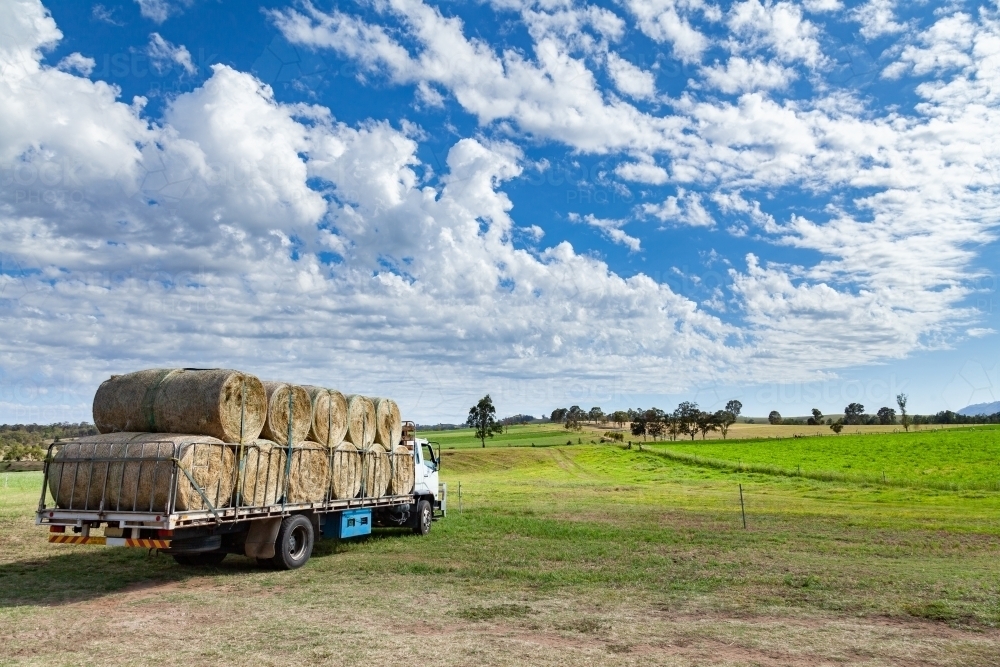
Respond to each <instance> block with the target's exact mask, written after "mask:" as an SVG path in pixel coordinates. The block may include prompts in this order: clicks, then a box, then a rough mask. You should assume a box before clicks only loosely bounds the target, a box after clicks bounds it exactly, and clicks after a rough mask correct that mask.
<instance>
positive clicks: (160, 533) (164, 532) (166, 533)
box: [156, 530, 174, 537]
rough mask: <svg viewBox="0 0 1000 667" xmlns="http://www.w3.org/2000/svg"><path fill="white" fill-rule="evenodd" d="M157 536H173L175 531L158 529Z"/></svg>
mask: <svg viewBox="0 0 1000 667" xmlns="http://www.w3.org/2000/svg"><path fill="white" fill-rule="evenodd" d="M156 536H157V537H173V536H174V531H172V530H158V531H156Z"/></svg>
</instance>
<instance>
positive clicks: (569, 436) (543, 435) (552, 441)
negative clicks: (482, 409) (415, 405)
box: [417, 424, 604, 449]
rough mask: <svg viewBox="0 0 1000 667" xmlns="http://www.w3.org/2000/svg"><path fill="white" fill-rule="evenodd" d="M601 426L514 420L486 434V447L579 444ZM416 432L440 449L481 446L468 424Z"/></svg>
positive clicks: (595, 436)
mask: <svg viewBox="0 0 1000 667" xmlns="http://www.w3.org/2000/svg"><path fill="white" fill-rule="evenodd" d="M603 432H604V429H600V430H598V429H594V428H589V427H585V428H583V429H582V430H580V431H569V430H567V429H566V428H565V427H564V426H563V425H561V424H517V425H514V426H508V427H505V432H504V433H501V434H499V435H494V436H493V437H492V438H486V447H487V448H490V447H532V446H535V447H550V446H554V445H567V444H573V445H580V444H593V443H596V442H600V440H601V433H603ZM417 435H418V436H419V437H421V438H427V440H430V441H431V442H436V443H438V444H440V445H441V449H467V448H469V447H482V444H481V443H480V441H479V438H477V437H476V432H475V431H474V430H473V429H471V428H460V429H454V430H450V431H418V432H417Z"/></svg>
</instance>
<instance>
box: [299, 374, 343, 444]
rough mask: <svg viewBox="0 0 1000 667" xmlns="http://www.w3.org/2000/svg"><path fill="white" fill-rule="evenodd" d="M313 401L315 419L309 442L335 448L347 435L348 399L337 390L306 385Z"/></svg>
mask: <svg viewBox="0 0 1000 667" xmlns="http://www.w3.org/2000/svg"><path fill="white" fill-rule="evenodd" d="M303 389H305V390H306V391H307V392H309V398H310V400H311V401H312V410H313V418H312V425H311V427H310V428H309V436H308V438H309V440H311V441H312V442H318V443H320V444H321V445H325V446H326V447H329V448H331V449H332V448H334V447H336V446H337V445H338V444H340V443H341V442H343V440H344V436H345V435H346V434H347V399H346V398H344V395H343V394H341V393H340V392H339V391H337V390H336V389H325V388H323V387H314V386H311V385H306V386H304V387H303Z"/></svg>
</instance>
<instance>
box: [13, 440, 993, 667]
mask: <svg viewBox="0 0 1000 667" xmlns="http://www.w3.org/2000/svg"><path fill="white" fill-rule="evenodd" d="M526 430H527V429H526ZM448 433H450V434H452V435H453V437H454V440H453V441H452V445H453V446H454V447H455V449H449V448H448V447H449V446H451V445H448V444H445V443H444V441H443V439H442V438H439V439H441V440H442V444H443V445H444V450H445V451H444V457H443V468H442V476H443V478H444V480H445V481H447V482H448V483H449V488H450V491H451V494H452V495H451V501H452V502H451V512H450V513H449V516H448V518H447V519H445V520H443V521H440V522H438V523H436V524H435V525H434V528H433V530H432V532H431V534H430V535H429V536H427V537H424V538H419V537H415V536H412V535H407V534H403V533H400V532H393V531H383V532H381V533H379V534H376V535H374V536H372V537H371V538H369V539H367V540H363V541H360V542H351V543H342V544H336V543H332V542H324V543H321V544H320V545H318V546H317V550H316V553H315V555H314V558H313V559H312V560H311V561H310V563H309V564H308V565H307V566H306V567H305V568H304V569H303V570H300V571H297V572H269V571H260V570H257V569H255V567H253V565H252V564H251V563H250V561H249V560H248V559H245V558H240V557H233V556H230V557H229V558H227V560H226V561H225V562H224V563H223V565H222V566H221V567H218V568H212V569H207V570H190V569H182V568H179V567H177V566H175V565H174V563H173V561H172V560H171V559H169V558H168V557H165V556H162V555H155V554H147V553H145V552H143V551H137V550H124V549H108V548H102V547H72V546H68V545H67V546H62V545H49V544H47V543H46V542H45V534H44V532H42V531H40V530H39V529H37V528H36V527H34V526H33V525H32V515H31V513H32V510H33V507H34V504H35V502H37V495H38V485H39V484H40V474H39V473H32V472H28V473H9V474H7V475H6V476H4V475H3V474H0V628H2V630H0V632H2V634H3V645H4V648H3V650H2V651H0V663H2V664H53V663H55V664H79V663H94V664H107V663H115V664H118V663H129V662H132V663H136V664H150V663H167V664H184V665H199V664H217V663H219V662H232V663H239V664H243V663H251V662H252V663H257V664H263V665H309V664H324V665H326V664H336V665H354V664H364V665H372V664H388V663H394V662H402V661H406V662H412V663H416V664H432V665H469V664H476V665H569V664H598V665H649V664H663V665H690V664H700V665H834V664H838V665H843V664H851V665H853V664H858V665H911V664H920V665H995V664H996V656H997V655H1000V631H998V630H997V626H998V624H1000V595H998V594H1000V566H998V564H997V563H998V555H1000V493H998V492H993V491H989V490H979V491H952V490H946V489H934V488H920V487H912V486H910V487H904V486H891V485H878V484H869V483H856V482H852V481H844V480H833V481H825V480H821V479H809V478H806V477H799V476H794V475H792V476H787V475H775V474H767V473H761V472H746V471H744V472H739V471H736V470H732V469H728V468H725V467H712V466H704V465H693V464H690V463H688V462H685V461H677V460H672V459H670V458H667V457H665V456H663V455H662V454H661V453H658V452H656V451H650V448H644V451H638V449H636V448H633V449H631V450H625V449H621V448H619V447H616V446H611V445H589V444H584V445H573V446H565V439H566V436H565V431H563V433H561V434H559V435H560V437H562V438H563V444H562V445H561V446H548V447H542V446H539V445H541V444H545V443H544V442H543V438H544V437H553V438H554V437H555V435H548V436H546V432H545V430H544V429H543V430H542V431H540V432H536V433H534V434H525V435H527V438H528V446H526V447H513V446H512V447H506V446H492V445H491V446H490V447H488V448H487V449H485V450H484V449H480V448H478V447H473V446H471V445H472V443H467V442H463V441H461V440H460V438H461V434H455V432H448ZM978 433H979V432H978V431H956V432H953V434H952V437H953V438H956V439H957V441H958V442H960V443H961V442H968V443H971V444H970V445H969V447H970V449H971V450H975V449H977V448H979V447H980V446H981V445H980V444H976V443H978V442H979V441H978V440H977V441H975V442H973V439H974V438H976V437H978V435H977V434H978ZM435 435H436V434H435ZM512 435H513V430H512ZM532 437H534V438H537V440H536V441H535V442H536V447H534V448H532V447H531V446H530V443H531V441H532V440H531V438H532ZM581 437H583V436H581ZM865 437H868V436H857V437H855V436H852V437H850V438H848V437H846V436H840V437H839V438H824V439H817V440H822V443H821V444H822V445H827V444H829V445H834V444H837V445H839V444H841V443H845V442H862V441H863V440H864V438H865ZM886 437H888V436H886ZM498 439H499V437H498ZM584 439H585V440H586V438H585V437H584ZM806 440H807V439H796V440H791V439H789V440H784V441H780V442H779V441H774V442H768V441H758V442H757V443H755V446H756V447H760V448H761V449H760V452H761V456H763V453H764V452H766V451H767V448H768V447H772V446H777V445H779V444H784V445H787V446H792V445H796V446H803V447H805V446H806V445H807V442H806ZM901 440H903V439H902V438H895V437H890V438H889V440H888V441H886V442H882V444H881V447H880V449H881V450H886V449H887V448H891V446H892V443H898V442H900V441H901ZM715 444H717V443H706V444H705V445H695V446H694V447H697V446H705V447H708V446H714V445H715ZM951 444H954V443H951ZM987 445H988V443H987ZM726 446H729V445H726ZM732 446H734V447H744V446H746V447H748V448H749V447H750V445H749V443H732ZM923 446H924V447H925V448H926V449H927V451H928V452H929V453H930V454H933V455H938V454H935V452H936V451H937V450H938V449H941V448H942V447H944V446H945V445H944V444H942V442H941V441H936V440H931V441H927V442H926V443H925V444H924V445H923ZM670 447H672V448H678V449H679V447H677V445H676V443H671V445H670ZM687 447H692V446H691V445H687ZM818 447H819V445H818V444H816V445H815V447H814V449H815V448H818ZM899 447H901V448H903V449H905V446H904V445H899ZM653 449H655V448H653ZM741 451H742V450H741ZM852 451H853V450H851V449H850V448H848V449H847V450H844V451H843V452H842V453H841V454H840V455H839V456H841V457H847V458H849V459H851V460H853V458H852V457H857V456H860V454H856V453H852ZM716 454H717V455H718V456H720V457H724V456H728V453H726V452H717V453H716ZM774 456H777V455H776V454H775V455H774ZM828 456H830V457H832V458H828V459H823V460H824V461H836V460H838V459H837V458H836V456H835V455H834V454H829V455H828ZM946 456H949V454H947V453H943V454H940V455H939V457H946ZM817 460H818V459H817ZM761 461H762V462H763V461H765V459H763V458H761ZM773 462H774V464H775V465H777V464H779V463H780V464H781V465H786V464H787V463H788V462H787V461H785V460H783V459H780V458H774V459H773ZM825 464H826V463H824V465H825ZM964 464H969V465H971V462H969V461H965V463H964ZM964 464H963V465H964ZM852 465H853V464H852ZM949 474H951V473H950V472H948V471H946V470H943V469H942V470H940V471H932V472H931V473H927V474H926V475H924V477H927V478H929V479H939V480H942V481H944V480H948V479H950V478H949V477H948V475H949ZM5 479H6V486H4V484H5V482H4V480H5ZM925 481H926V480H925ZM459 482H461V485H462V512H461V513H460V512H459V511H458V502H457V497H456V495H457V494H456V491H457V487H458V483H459ZM738 485H742V487H743V492H744V501H745V507H746V514H747V530H744V529H743V526H742V519H741V513H740V500H739V486H738Z"/></svg>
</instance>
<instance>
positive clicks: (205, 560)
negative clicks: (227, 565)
mask: <svg viewBox="0 0 1000 667" xmlns="http://www.w3.org/2000/svg"><path fill="white" fill-rule="evenodd" d="M225 557H226V552H225V551H203V552H201V553H196V554H174V560H175V561H177V564H178V565H184V566H185V567H210V566H213V565H219V564H221V563H222V561H223V560H224V559H225Z"/></svg>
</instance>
